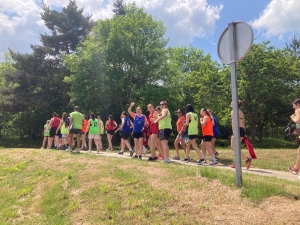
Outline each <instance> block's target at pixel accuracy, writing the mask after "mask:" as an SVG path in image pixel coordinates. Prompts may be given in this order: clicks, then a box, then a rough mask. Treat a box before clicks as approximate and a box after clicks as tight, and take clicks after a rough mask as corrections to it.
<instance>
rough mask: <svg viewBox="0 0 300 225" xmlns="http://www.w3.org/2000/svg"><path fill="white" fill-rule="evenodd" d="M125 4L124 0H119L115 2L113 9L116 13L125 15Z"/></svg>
mask: <svg viewBox="0 0 300 225" xmlns="http://www.w3.org/2000/svg"><path fill="white" fill-rule="evenodd" d="M124 6H125V4H124V1H123V0H117V1H115V2H114V9H113V10H112V11H113V12H114V13H115V15H121V16H124V15H125V8H124Z"/></svg>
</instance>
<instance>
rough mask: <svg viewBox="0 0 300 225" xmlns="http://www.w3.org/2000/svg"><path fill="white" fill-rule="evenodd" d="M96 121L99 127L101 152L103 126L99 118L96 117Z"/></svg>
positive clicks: (101, 148)
mask: <svg viewBox="0 0 300 225" xmlns="http://www.w3.org/2000/svg"><path fill="white" fill-rule="evenodd" d="M97 119H98V126H99V148H100V150H103V144H102V137H103V135H104V124H103V121H102V120H101V116H97Z"/></svg>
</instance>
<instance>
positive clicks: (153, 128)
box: [147, 104, 158, 161]
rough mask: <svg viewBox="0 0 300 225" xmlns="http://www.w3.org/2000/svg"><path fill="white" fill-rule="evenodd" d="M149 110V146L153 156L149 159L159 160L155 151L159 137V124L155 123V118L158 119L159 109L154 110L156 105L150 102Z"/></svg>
mask: <svg viewBox="0 0 300 225" xmlns="http://www.w3.org/2000/svg"><path fill="white" fill-rule="evenodd" d="M147 108H148V111H149V112H150V114H149V117H148V123H149V126H150V134H149V140H148V143H149V148H150V151H151V156H150V157H149V159H148V160H150V161H153V160H157V159H158V157H157V156H156V152H155V146H156V141H157V137H158V124H157V123H156V124H155V123H153V121H154V120H156V119H158V113H157V111H155V110H154V107H153V105H152V104H149V105H148V106H147Z"/></svg>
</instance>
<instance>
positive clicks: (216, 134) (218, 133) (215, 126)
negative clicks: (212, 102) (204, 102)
mask: <svg viewBox="0 0 300 225" xmlns="http://www.w3.org/2000/svg"><path fill="white" fill-rule="evenodd" d="M212 117H213V119H214V124H215V125H214V126H213V132H214V136H215V137H219V136H220V131H219V125H218V121H217V118H216V117H215V116H212Z"/></svg>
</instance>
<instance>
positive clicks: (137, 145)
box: [128, 102, 148, 159]
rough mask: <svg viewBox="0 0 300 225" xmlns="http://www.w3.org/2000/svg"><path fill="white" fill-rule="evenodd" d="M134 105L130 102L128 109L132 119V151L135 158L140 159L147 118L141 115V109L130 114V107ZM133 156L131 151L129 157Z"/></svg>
mask: <svg viewBox="0 0 300 225" xmlns="http://www.w3.org/2000/svg"><path fill="white" fill-rule="evenodd" d="M134 105H135V103H134V102H131V103H130V106H129V108H128V113H129V114H130V116H131V117H132V118H133V119H134V121H133V138H134V149H135V153H136V154H135V156H134V157H135V158H139V159H142V152H143V128H144V125H145V124H148V121H147V118H146V116H145V115H144V114H142V109H141V107H137V108H136V113H134V112H132V106H134ZM132 155H133V151H131V152H130V156H132Z"/></svg>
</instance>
